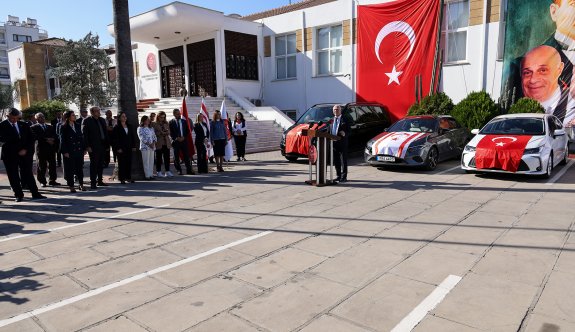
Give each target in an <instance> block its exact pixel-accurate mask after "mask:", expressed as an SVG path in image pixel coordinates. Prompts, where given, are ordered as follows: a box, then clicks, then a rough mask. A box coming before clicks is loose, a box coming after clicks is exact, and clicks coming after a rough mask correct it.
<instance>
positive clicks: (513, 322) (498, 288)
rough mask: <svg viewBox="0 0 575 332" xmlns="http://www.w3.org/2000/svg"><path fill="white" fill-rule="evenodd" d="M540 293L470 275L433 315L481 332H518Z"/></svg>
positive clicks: (500, 281)
mask: <svg viewBox="0 0 575 332" xmlns="http://www.w3.org/2000/svg"><path fill="white" fill-rule="evenodd" d="M537 290H538V287H533V286H530V285H527V284H524V283H517V282H513V281H509V280H503V279H500V278H494V277H489V276H480V275H476V274H473V273H470V274H468V275H466V276H465V277H464V278H463V280H462V281H460V282H459V284H457V286H456V287H455V288H454V289H453V290H452V291H451V292H450V293H449V294H448V296H447V297H446V298H445V299H444V300H443V302H441V303H440V304H439V305H438V306H437V308H436V309H435V310H433V311H432V314H434V315H435V316H439V317H441V318H445V319H448V320H451V321H454V322H457V323H460V324H463V325H466V326H470V327H474V328H477V329H482V330H487V331H516V330H517V329H518V327H519V325H520V324H521V320H522V318H523V317H524V315H525V313H526V312H527V309H528V308H529V306H530V305H531V303H532V301H533V299H534V297H535V295H536V294H537ZM486 317H489V319H486Z"/></svg>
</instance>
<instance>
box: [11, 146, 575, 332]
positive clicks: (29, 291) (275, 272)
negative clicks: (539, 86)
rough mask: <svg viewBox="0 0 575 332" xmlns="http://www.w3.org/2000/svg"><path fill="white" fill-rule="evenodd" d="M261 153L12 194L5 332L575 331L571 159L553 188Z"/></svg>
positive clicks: (446, 171)
mask: <svg viewBox="0 0 575 332" xmlns="http://www.w3.org/2000/svg"><path fill="white" fill-rule="evenodd" d="M249 157H250V158H248V159H250V162H247V163H231V164H230V167H228V168H227V169H226V170H227V171H226V172H225V173H220V174H218V173H212V174H208V175H202V176H185V177H174V178H171V179H161V180H158V181H154V182H139V183H136V184H130V185H123V186H121V185H119V184H116V185H113V186H111V187H108V188H105V189H102V190H98V191H91V192H86V193H78V194H75V195H71V194H68V193H66V192H65V190H64V189H54V188H50V189H49V191H47V192H45V194H47V195H48V196H49V199H47V200H43V201H25V202H24V203H18V204H17V203H12V202H11V201H8V202H4V203H3V204H2V205H0V215H1V216H2V221H1V222H0V290H1V291H2V293H0V331H79V330H82V331H84V330H85V331H300V330H301V331H390V330H392V329H394V328H395V327H397V326H398V324H400V322H401V323H406V322H407V324H408V325H407V326H409V324H412V326H414V330H415V331H518V330H520V331H570V330H575V318H574V317H575V302H574V301H575V300H574V299H575V289H574V288H573V287H571V285H572V284H573V282H574V281H575V263H574V262H575V235H574V234H573V227H574V226H573V222H574V220H575V210H574V209H573V208H572V203H571V202H572V199H571V194H573V192H575V185H574V184H573V183H574V180H575V171H574V170H573V169H575V168H570V169H568V170H567V171H566V172H565V173H564V174H563V175H562V176H560V177H559V178H554V179H553V180H552V181H546V180H541V179H532V178H527V177H512V176H491V175H490V176H477V175H472V174H465V173H463V172H462V171H461V170H459V169H458V168H457V166H458V163H457V162H455V161H452V162H447V163H444V164H441V165H440V167H439V168H438V170H436V171H434V172H424V171H419V170H405V169H401V170H399V169H391V170H378V169H376V168H372V167H369V166H365V165H363V164H362V163H361V161H360V160H359V159H358V160H356V161H355V164H354V165H353V166H351V168H350V176H349V179H350V182H348V183H345V184H341V185H338V186H332V187H325V188H314V187H309V186H307V185H305V184H304V183H303V181H304V180H305V179H306V177H307V175H306V172H307V164H305V163H287V162H286V161H285V160H283V159H282V158H281V156H280V155H279V154H278V153H264V154H257V155H251V156H249ZM560 171H561V169H560V168H559V169H557V170H556V171H555V173H556V174H558V172H560ZM10 197H11V193H10V191H9V188H7V181H6V180H5V179H4V178H2V179H0V199H2V200H6V199H10ZM449 276H457V277H461V280H460V281H458V282H457V283H456V284H454V285H453V287H452V288H451V289H449V290H446V291H445V292H444V293H445V294H444V297H442V298H433V297H434V296H435V294H437V290H438V289H440V288H441V287H439V288H438V285H440V284H441V283H442V282H443V281H444V280H446V278H448V277H449ZM458 280H459V279H458ZM440 290H441V289H440ZM434 301H435V302H434ZM430 302H433V303H435V305H432V306H431V307H426V303H430ZM418 312H419V313H421V312H423V315H422V316H421V319H415V320H414V319H413V318H412V317H417V315H413V313H416V314H417V313H418ZM402 326H405V325H402Z"/></svg>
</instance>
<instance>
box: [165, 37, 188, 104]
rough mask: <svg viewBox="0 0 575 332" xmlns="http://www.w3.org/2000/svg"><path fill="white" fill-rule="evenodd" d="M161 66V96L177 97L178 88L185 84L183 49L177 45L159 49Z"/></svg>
mask: <svg viewBox="0 0 575 332" xmlns="http://www.w3.org/2000/svg"><path fill="white" fill-rule="evenodd" d="M160 65H161V67H162V98H169V97H179V96H180V89H182V88H184V87H185V86H186V84H185V82H186V73H185V70H184V49H183V48H182V47H181V46H179V47H174V48H169V49H165V50H161V51H160Z"/></svg>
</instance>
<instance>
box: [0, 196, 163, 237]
mask: <svg viewBox="0 0 575 332" xmlns="http://www.w3.org/2000/svg"><path fill="white" fill-rule="evenodd" d="M169 205H170V204H165V205H160V206H157V207H154V208H149V209H143V210H138V211H132V212H128V213H122V214H118V215H115V216H111V217H107V218H102V219H96V220H91V221H86V222H82V223H77V224H71V225H66V226H62V227H56V228H50V229H43V230H39V231H34V232H31V233H28V234H22V235H16V236H9V237H7V238H5V239H0V243H2V242H7V241H12V240H16V239H22V238H25V237H29V236H33V235H40V234H46V233H52V232H56V231H61V230H63V229H68V228H72V227H78V226H84V225H88V224H93V223H95V222H100V221H104V220H110V219H117V218H121V217H125V216H130V215H132V214H138V213H142V212H148V211H152V210H157V209H160V208H164V207H167V206H169Z"/></svg>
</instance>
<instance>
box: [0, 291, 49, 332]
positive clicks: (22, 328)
mask: <svg viewBox="0 0 575 332" xmlns="http://www.w3.org/2000/svg"><path fill="white" fill-rule="evenodd" d="M0 296H1V295H0ZM14 331H18V332H45V331H44V329H43V328H41V327H40V326H39V325H38V324H36V322H34V320H32V318H28V319H25V320H22V321H19V322H17V323H13V324H10V325H7V326H4V327H0V332H14Z"/></svg>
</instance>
